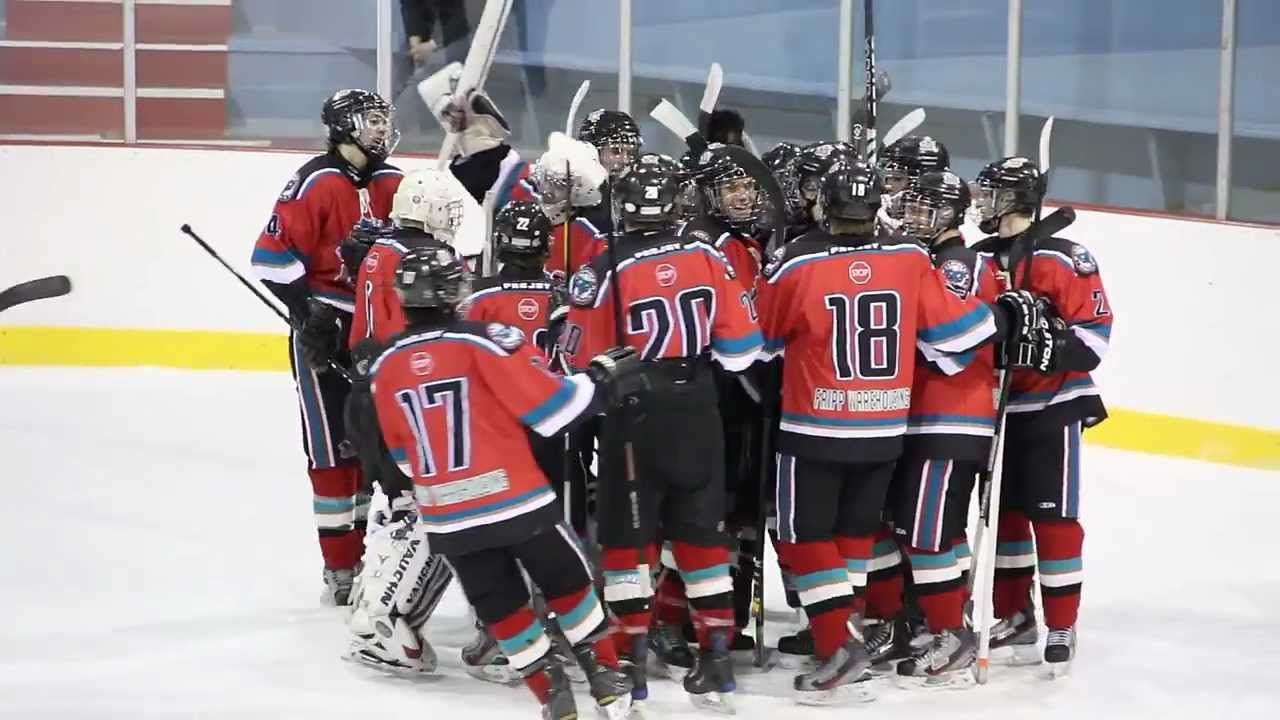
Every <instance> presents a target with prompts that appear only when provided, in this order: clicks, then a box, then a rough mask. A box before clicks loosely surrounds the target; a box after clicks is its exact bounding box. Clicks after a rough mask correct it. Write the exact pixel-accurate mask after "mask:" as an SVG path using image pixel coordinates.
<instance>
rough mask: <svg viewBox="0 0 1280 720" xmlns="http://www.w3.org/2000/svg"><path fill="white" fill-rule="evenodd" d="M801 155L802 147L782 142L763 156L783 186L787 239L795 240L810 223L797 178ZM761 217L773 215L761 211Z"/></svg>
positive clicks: (765, 162)
mask: <svg viewBox="0 0 1280 720" xmlns="http://www.w3.org/2000/svg"><path fill="white" fill-rule="evenodd" d="M799 156H800V147H799V146H798V145H796V144H795V143H790V142H781V143H778V144H777V145H775V146H773V147H772V148H770V149H769V151H768V152H766V153H765V154H764V155H763V156H761V158H760V159H761V160H762V161H764V164H765V165H766V166H768V168H769V171H770V172H772V173H773V177H774V179H775V180H777V181H778V186H779V187H781V188H782V197H783V198H784V199H785V200H786V203H787V207H786V211H785V213H784V215H785V216H786V219H787V229H786V234H785V235H784V236H783V237H784V239H786V240H794V239H795V238H797V237H799V236H800V235H801V234H803V232H804V230H805V229H807V226H808V225H809V223H808V221H806V220H805V217H806V216H807V214H808V213H807V212H806V207H805V202H804V198H803V197H802V196H801V195H800V184H799V182H798V181H797V179H796V161H797V159H798V158H799ZM761 217H764V218H768V217H772V214H771V213H769V212H761Z"/></svg>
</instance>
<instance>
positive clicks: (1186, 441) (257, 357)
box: [0, 326, 1280, 470]
mask: <svg viewBox="0 0 1280 720" xmlns="http://www.w3.org/2000/svg"><path fill="white" fill-rule="evenodd" d="M0 365H80V366H98V367H138V366H152V367H168V368H186V369H193V370H288V369H289V350H288V343H287V342H286V336H285V335H283V334H277V333H253V332H231V331H207V330H135V329H117V328H78V327H41V326H13V327H0ZM1110 413H1111V417H1110V418H1109V419H1108V420H1107V421H1106V422H1104V423H1102V424H1101V425H1099V426H1098V427H1096V428H1092V429H1090V430H1088V431H1086V432H1085V439H1086V440H1088V441H1089V442H1090V443H1091V444H1096V445H1101V446H1104V447H1110V448H1116V449H1120V450H1135V451H1138V452H1147V453H1154V454H1157V455H1172V456H1175V457H1184V458H1193V459H1196V460H1205V461H1208V462H1216V463H1224V464H1228V465H1239V466H1243V467H1252V468H1261V469H1264V470H1280V432H1277V431H1275V430H1266V429H1262V428H1253V427H1245V426H1241V425H1228V424H1225V423H1215V422H1208V421H1204V420H1195V419H1191V418H1182V417H1174V416H1172V415H1160V414H1157V413H1148V412H1141V411H1138V410H1126V409H1123V408H1119V409H1112V410H1111V411H1110Z"/></svg>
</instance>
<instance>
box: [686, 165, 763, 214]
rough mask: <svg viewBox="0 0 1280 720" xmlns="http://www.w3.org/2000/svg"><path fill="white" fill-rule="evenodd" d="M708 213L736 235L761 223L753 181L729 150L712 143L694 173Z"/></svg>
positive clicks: (757, 191) (759, 201) (757, 186)
mask: <svg viewBox="0 0 1280 720" xmlns="http://www.w3.org/2000/svg"><path fill="white" fill-rule="evenodd" d="M693 173H694V180H695V181H696V182H697V184H698V190H699V191H700V192H701V193H702V201H703V204H704V206H705V207H706V208H707V213H708V214H710V215H711V216H712V217H713V218H715V219H716V220H718V221H719V222H721V223H722V224H724V225H725V226H726V227H729V228H732V229H734V230H736V231H737V232H739V233H747V232H750V231H751V229H752V228H753V227H755V224H756V222H757V221H758V220H759V219H760V210H761V205H762V202H761V201H762V197H761V195H762V193H761V192H760V187H759V185H758V183H757V182H756V179H755V178H754V177H752V176H751V173H749V172H747V169H746V168H745V167H743V165H742V163H740V162H739V161H738V160H736V159H734V157H733V153H731V152H730V151H729V148H728V146H726V145H723V144H721V143H714V144H712V145H710V146H709V147H708V148H707V149H706V150H704V151H703V152H702V153H701V154H700V155H699V156H698V159H697V161H696V165H695V167H694V169H693Z"/></svg>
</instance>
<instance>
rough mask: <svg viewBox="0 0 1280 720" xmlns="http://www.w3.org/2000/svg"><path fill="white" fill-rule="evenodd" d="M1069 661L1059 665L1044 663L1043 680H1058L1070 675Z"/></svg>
mask: <svg viewBox="0 0 1280 720" xmlns="http://www.w3.org/2000/svg"><path fill="white" fill-rule="evenodd" d="M1071 662H1072V661H1071V660H1068V661H1066V662H1060V663H1045V664H1044V665H1045V667H1044V671H1043V674H1044V678H1045V679H1046V680H1058V679H1060V678H1064V677H1066V676H1068V675H1070V674H1071Z"/></svg>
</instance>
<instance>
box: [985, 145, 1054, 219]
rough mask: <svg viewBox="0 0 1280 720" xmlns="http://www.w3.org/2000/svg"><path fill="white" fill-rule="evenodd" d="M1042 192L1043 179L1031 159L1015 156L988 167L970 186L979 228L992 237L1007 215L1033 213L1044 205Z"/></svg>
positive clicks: (1043, 187) (1043, 191)
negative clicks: (991, 234) (1001, 220)
mask: <svg viewBox="0 0 1280 720" xmlns="http://www.w3.org/2000/svg"><path fill="white" fill-rule="evenodd" d="M1045 189H1046V180H1045V176H1044V174H1043V173H1041V172H1040V166H1039V165H1036V163H1035V162H1034V161H1032V160H1031V159H1030V158H1025V157H1020V156H1016V155H1015V156H1013V157H1007V158H1004V159H1002V160H997V161H995V162H993V163H991V164H990V165H988V166H986V167H984V168H982V170H981V171H980V172H979V173H978V177H977V179H976V180H974V182H973V183H972V184H971V185H970V190H971V192H972V195H973V209H974V212H975V214H976V215H977V220H978V226H979V227H980V228H981V229H982V231H983V232H985V233H993V232H995V231H996V230H997V228H999V226H1000V218H1002V217H1004V216H1005V215H1008V214H1009V213H1014V212H1017V213H1026V214H1032V213H1034V212H1035V211H1036V208H1038V207H1039V206H1040V203H1042V202H1043V201H1044V195H1045Z"/></svg>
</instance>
